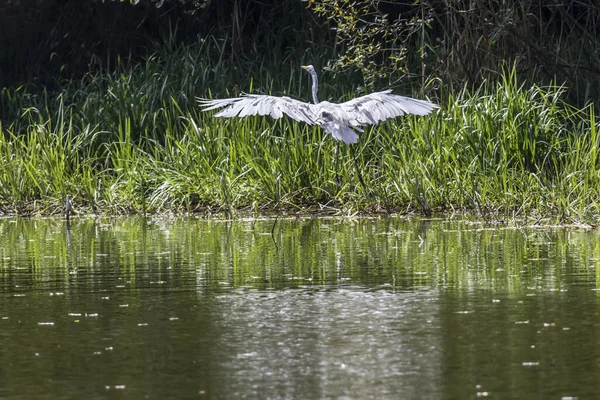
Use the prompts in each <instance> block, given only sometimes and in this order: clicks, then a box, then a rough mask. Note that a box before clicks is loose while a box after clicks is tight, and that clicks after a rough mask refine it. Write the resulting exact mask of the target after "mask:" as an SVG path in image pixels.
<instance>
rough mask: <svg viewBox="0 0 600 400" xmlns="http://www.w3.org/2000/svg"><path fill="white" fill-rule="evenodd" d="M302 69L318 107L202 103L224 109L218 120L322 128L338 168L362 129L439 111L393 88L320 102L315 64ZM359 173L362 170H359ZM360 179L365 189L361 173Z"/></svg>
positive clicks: (263, 99)
mask: <svg viewBox="0 0 600 400" xmlns="http://www.w3.org/2000/svg"><path fill="white" fill-rule="evenodd" d="M301 68H302V69H304V70H305V71H307V72H308V73H309V74H310V76H311V78H312V98H313V102H314V104H311V103H306V102H303V101H299V100H295V99H292V98H290V97H287V96H281V97H279V96H269V95H262V94H246V93H242V95H241V96H240V97H232V98H228V99H214V100H209V99H201V98H198V102H199V104H200V106H201V107H203V110H204V111H210V110H216V109H221V108H224V109H222V110H220V111H219V112H218V113H216V114H215V115H214V116H215V117H223V118H233V117H247V116H253V115H261V116H263V115H268V116H271V117H272V118H274V119H279V118H282V117H283V116H284V115H287V116H288V117H290V118H292V119H294V120H296V121H300V122H304V123H306V124H308V125H318V126H320V127H321V129H323V130H324V131H325V132H327V133H328V134H330V135H331V136H332V137H333V139H335V141H336V142H337V143H336V167H337V154H338V149H339V143H340V142H344V143H346V144H349V145H351V144H354V143H357V142H358V134H357V133H356V132H357V131H358V132H364V130H363V129H362V127H364V126H366V125H376V124H378V123H379V122H381V121H385V120H387V119H390V118H396V117H400V116H403V115H408V114H414V115H420V116H423V115H428V114H430V113H431V112H432V111H433V110H435V109H437V108H439V106H438V105H437V104H434V103H431V102H429V101H425V100H418V99H414V98H411V97H405V96H400V95H396V94H393V93H392V90H391V89H388V90H384V91H380V92H374V93H370V94H367V95H364V96H360V97H356V98H354V99H352V100H349V101H346V102H344V103H331V102H328V101H321V102H320V101H319V98H318V96H317V93H318V91H319V78H318V76H317V71H316V70H315V68H314V67H313V66H312V65H302V66H301ZM355 163H356V159H355ZM357 171H359V170H358V167H357ZM336 173H337V168H336ZM359 180H360V181H361V184H362V185H363V187H364V182H363V180H362V176H361V175H360V171H359ZM338 181H339V179H338Z"/></svg>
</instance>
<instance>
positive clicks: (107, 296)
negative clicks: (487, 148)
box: [0, 218, 600, 399]
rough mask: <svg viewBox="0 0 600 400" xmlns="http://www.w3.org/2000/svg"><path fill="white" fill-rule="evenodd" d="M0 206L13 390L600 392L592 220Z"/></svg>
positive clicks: (29, 394) (10, 393)
mask: <svg viewBox="0 0 600 400" xmlns="http://www.w3.org/2000/svg"><path fill="white" fill-rule="evenodd" d="M272 227H273V221H241V222H226V221H206V220H199V219H141V218H124V219H110V220H108V219H107V220H93V219H83V220H77V219H75V220H71V226H70V229H69V227H68V226H67V225H66V224H65V222H64V221H61V220H54V219H40V220H21V219H5V220H0V240H1V241H0V243H1V244H0V290H1V295H0V339H1V341H2V343H3V345H2V346H0V357H1V358H0V362H1V363H2V365H10V368H2V369H0V371H1V372H0V381H2V382H4V383H5V384H4V387H2V388H0V397H15V398H18V397H22V398H45V397H47V395H48V393H52V397H78V398H94V397H102V398H112V397H123V396H124V397H134V398H137V397H144V396H146V397H150V398H186V397H197V398H216V399H220V398H223V399H228V398H261V399H262V398H349V399H367V398H376V399H385V398H472V397H478V396H479V397H486V396H491V397H496V398H508V397H521V398H535V397H539V398H548V397H554V398H561V397H569V396H571V397H578V396H579V397H580V398H588V397H593V396H594V395H595V392H596V376H597V375H598V373H599V372H600V368H599V366H598V362H597V361H596V360H598V359H599V357H598V356H599V355H600V354H598V353H599V350H598V348H599V346H598V345H599V344H600V343H598V341H599V340H600V339H598V338H600V335H598V333H599V332H598V330H599V327H600V323H599V321H600V318H599V317H600V312H599V307H598V306H599V304H600V303H599V301H598V296H597V294H598V293H599V292H598V291H597V290H596V289H597V288H598V287H599V286H600V285H599V284H598V283H599V280H598V272H597V270H598V262H599V261H600V254H599V253H600V249H599V248H598V247H599V244H600V241H599V240H598V234H597V232H594V231H591V232H590V231H578V230H569V229H515V228H508V227H503V228H502V227H501V228H498V227H490V226H486V225H485V224H482V223H478V222H473V221H468V220H404V219H399V218H392V219H372V220H371V219H360V220H350V221H349V220H336V219H329V220H328V219H313V220H280V221H279V222H278V223H277V226H276V229H275V230H274V235H275V236H274V237H271V230H272Z"/></svg>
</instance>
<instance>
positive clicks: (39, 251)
mask: <svg viewBox="0 0 600 400" xmlns="http://www.w3.org/2000/svg"><path fill="white" fill-rule="evenodd" d="M271 225H272V224H271V222H270V221H255V222H233V223H231V222H224V221H205V220H201V219H180V220H148V219H144V218H122V219H115V220H106V221H101V220H92V219H81V220H79V219H75V220H74V221H73V222H72V224H71V231H70V236H71V244H70V245H68V243H67V235H66V226H65V224H64V222H62V221H60V220H53V219H48V220H28V219H20V220H17V221H16V222H14V221H9V220H0V238H1V239H2V243H3V246H2V247H0V281H2V282H3V284H2V285H3V287H4V288H5V289H6V290H7V291H10V292H12V291H16V292H19V291H28V290H31V289H36V290H47V291H50V292H65V293H68V291H69V290H77V289H78V288H80V287H86V286H88V285H91V286H93V287H95V288H97V290H108V291H110V292H112V291H116V292H120V291H132V290H140V289H141V290H146V289H148V288H153V289H157V290H165V291H169V290H176V289H182V290H190V289H192V290H198V291H202V290H208V289H210V290H217V291H231V290H250V289H284V288H289V289H302V288H306V287H318V288H336V287H346V288H349V289H352V287H356V285H358V286H360V287H364V286H367V287H369V288H370V290H385V291H394V290H423V289H425V290H428V289H437V290H448V289H461V290H462V289H467V290H474V289H478V290H490V289H493V290H494V291H495V292H498V293H502V292H506V293H530V294H535V293H538V292H540V291H545V290H561V289H564V288H566V287H568V286H569V285H570V284H572V283H573V282H578V283H579V284H587V285H590V286H591V287H593V286H594V285H595V283H596V280H597V276H598V275H597V274H598V272H597V270H599V269H600V263H598V260H600V245H598V243H600V241H598V240H597V239H598V238H597V234H596V233H595V232H586V231H569V230H567V229H519V230H517V229H476V228H477V227H476V226H473V224H466V223H465V221H454V222H450V221H440V220H438V221H419V220H404V219H398V218H395V219H359V220H355V221H347V220H336V219H312V220H291V219H289V220H282V221H280V223H279V226H278V228H277V229H276V231H275V235H274V237H271V235H270V230H271ZM483 227H484V226H483V224H480V226H479V228H483ZM590 265H591V266H595V268H590ZM596 286H597V285H596Z"/></svg>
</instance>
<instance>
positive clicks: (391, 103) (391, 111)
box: [339, 90, 439, 126]
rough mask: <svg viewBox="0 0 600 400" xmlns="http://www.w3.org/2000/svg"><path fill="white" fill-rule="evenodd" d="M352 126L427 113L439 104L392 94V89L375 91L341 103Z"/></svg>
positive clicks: (341, 107) (340, 105)
mask: <svg viewBox="0 0 600 400" xmlns="http://www.w3.org/2000/svg"><path fill="white" fill-rule="evenodd" d="M339 107H340V109H341V110H342V111H343V113H344V115H345V116H346V118H348V123H349V124H350V125H352V126H356V125H368V124H376V123H378V122H380V121H384V120H386V119H389V118H395V117H401V116H403V115H407V114H415V115H427V114H429V113H431V112H432V111H433V110H435V109H436V108H439V106H438V105H437V104H433V103H430V102H428V101H425V100H418V99H413V98H410V97H404V96H399V95H396V94H392V91H391V90H385V91H383V92H375V93H371V94H368V95H365V96H361V97H357V98H355V99H352V100H349V101H346V102H345V103H340V104H339Z"/></svg>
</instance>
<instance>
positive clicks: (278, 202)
mask: <svg viewBox="0 0 600 400" xmlns="http://www.w3.org/2000/svg"><path fill="white" fill-rule="evenodd" d="M211 59H212V60H215V59H216V58H215V57H214V55H213V57H212V58H211V57H210V54H209V52H208V50H207V48H206V47H205V44H198V45H194V46H188V47H185V46H182V47H178V48H174V47H173V46H169V45H166V47H165V48H164V49H162V50H160V51H157V52H156V53H155V54H154V55H153V56H151V57H149V58H148V59H147V60H146V62H145V63H143V64H137V65H135V66H131V65H127V64H126V63H122V64H120V65H117V66H115V67H114V68H112V69H111V72H104V73H96V74H94V75H87V76H85V77H84V78H83V79H82V80H80V81H71V82H67V83H64V84H63V85H62V89H61V90H59V91H56V92H53V93H50V92H44V93H43V94H41V95H40V94H37V93H36V94H34V93H29V92H28V91H27V90H26V89H23V88H21V89H17V90H4V91H3V92H2V96H1V103H0V106H1V107H2V110H3V115H5V119H4V120H3V121H2V125H1V126H0V130H1V131H2V134H0V165H1V167H2V168H0V207H1V209H2V210H0V211H3V212H15V213H19V214H30V213H43V214H48V213H50V214H51V213H58V212H61V210H62V204H63V202H64V198H65V196H66V195H67V194H70V195H71V196H72V197H73V202H74V208H75V210H76V212H80V213H81V212H100V213H130V212H133V213H137V212H151V213H153V212H183V211H203V212H204V211H214V212H227V213H229V212H233V211H236V210H246V211H252V212H262V211H270V210H281V209H285V210H306V211H313V210H323V209H324V210H326V211H333V212H340V213H354V212H375V211H384V212H411V211H418V212H423V211H428V209H431V210H433V211H454V210H461V211H462V210H473V211H475V212H479V213H482V214H483V215H484V216H485V215H489V214H490V213H500V214H501V215H505V216H508V217H512V216H528V215H533V216H534V217H542V216H556V217H558V218H560V219H561V220H562V221H565V222H573V221H576V222H592V223H595V221H596V219H597V218H598V217H597V216H598V215H599V214H600V210H599V209H600V207H599V205H598V202H599V200H600V185H599V183H600V181H599V173H600V162H599V160H598V144H599V143H598V140H599V138H598V133H597V127H596V120H595V115H594V113H593V110H592V108H591V107H589V108H586V109H584V110H577V109H574V108H572V107H570V106H568V105H566V104H564V103H563V102H562V100H561V95H562V89H561V88H560V87H537V86H532V85H530V84H529V85H525V84H521V83H520V82H519V80H518V78H517V77H516V76H515V74H514V73H513V72H511V71H506V72H505V75H504V76H503V77H502V78H501V79H500V80H499V83H494V84H492V83H490V84H488V85H484V86H482V87H480V88H478V89H474V90H471V89H464V90H462V91H460V92H458V93H442V94H441V95H440V96H439V98H431V100H433V101H434V102H438V103H440V104H441V106H442V109H441V110H440V111H438V112H435V113H434V114H433V115H431V116H428V117H412V116H411V117H406V118H398V119H396V120H394V121H389V122H386V123H383V124H381V125H379V126H377V127H374V128H373V129H367V130H366V131H365V133H363V134H362V135H361V136H360V140H359V143H358V145H356V155H357V164H358V165H359V168H360V169H361V171H362V173H363V176H364V178H365V181H366V182H367V187H366V188H363V187H362V186H361V185H360V184H359V183H358V180H357V177H356V170H355V165H354V161H353V159H352V156H351V153H350V152H349V151H348V148H347V146H341V147H340V148H341V149H342V153H341V157H340V163H339V174H340V183H339V184H338V182H337V180H336V175H335V172H334V170H333V167H334V154H335V143H334V142H333V140H332V139H331V138H330V137H328V136H327V135H325V134H324V133H322V132H321V131H320V129H318V128H315V127H308V126H306V125H304V124H300V123H296V122H292V121H290V120H288V119H282V120H278V121H274V120H272V119H270V118H260V117H251V118H245V119H233V120H228V119H217V118H213V117H212V113H211V112H208V113H203V112H201V111H200V110H199V109H198V107H197V106H196V104H195V96H212V97H226V96H233V95H237V94H238V93H239V92H241V91H246V92H251V91H255V92H256V91H258V92H263V93H271V94H275V95H282V94H287V95H290V96H294V97H296V98H302V99H304V100H306V101H308V100H309V99H310V95H309V85H310V84H309V77H308V75H306V74H305V73H304V72H303V71H301V70H300V69H299V68H298V67H299V65H300V63H309V62H311V63H313V64H315V65H316V66H317V67H319V66H321V65H324V64H325V63H326V62H325V58H324V56H323V55H321V56H318V57H317V56H312V55H311V54H305V55H304V58H303V59H301V60H295V59H291V58H285V57H281V58H280V60H283V61H280V62H275V61H273V62H270V63H269V62H265V63H264V64H261V65H258V64H254V65H243V66H241V65H233V64H231V63H226V62H218V63H215V62H214V61H213V62H211V61H210V60H211ZM267 59H271V58H270V57H267ZM272 59H273V60H276V59H277V58H276V57H272ZM351 78H352V77H349V76H339V75H338V76H333V74H330V73H321V90H320V95H321V97H322V98H323V99H330V100H331V101H338V100H344V99H347V98H349V97H351V96H354V95H355V94H353V93H352V89H353V88H354V87H356V86H357V83H356V82H353V81H352V79H351ZM396 92H397V93H398V92H399V90H396ZM402 94H409V93H402ZM415 97H423V96H421V95H418V94H417V95H415ZM6 116H12V117H11V118H10V119H8V120H7V119H6ZM365 189H366V190H365Z"/></svg>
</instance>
